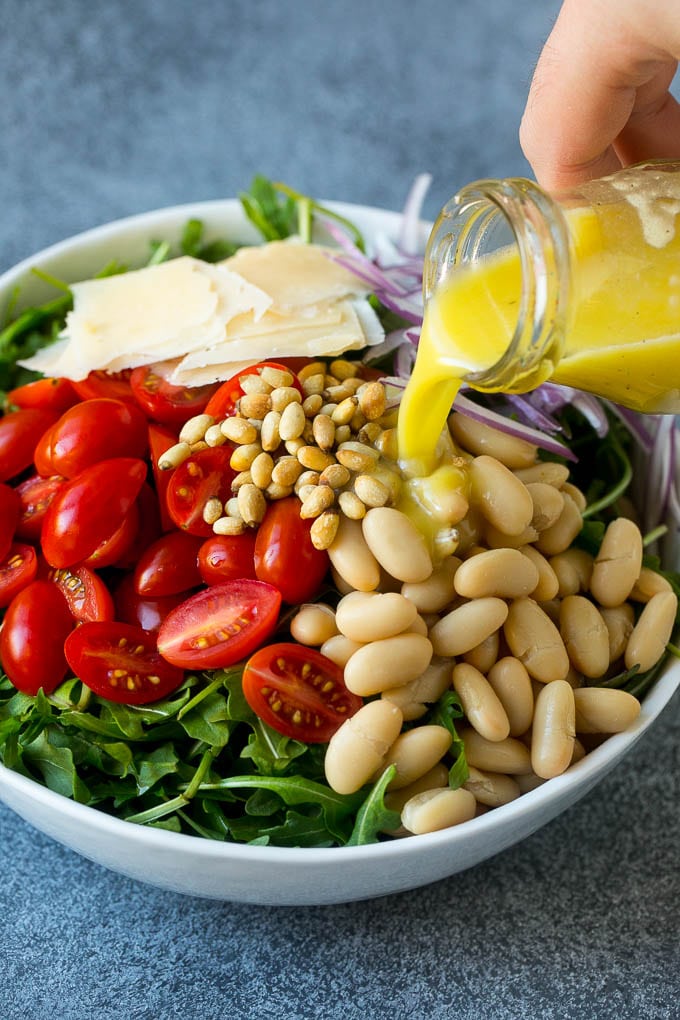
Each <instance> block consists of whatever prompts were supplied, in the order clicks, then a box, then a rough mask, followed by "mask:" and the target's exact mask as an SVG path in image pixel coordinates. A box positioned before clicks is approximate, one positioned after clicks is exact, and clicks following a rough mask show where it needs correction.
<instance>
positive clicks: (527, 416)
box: [503, 393, 562, 435]
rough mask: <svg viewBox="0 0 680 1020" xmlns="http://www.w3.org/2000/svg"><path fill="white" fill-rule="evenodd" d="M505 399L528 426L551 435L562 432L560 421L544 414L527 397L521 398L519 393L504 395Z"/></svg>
mask: <svg viewBox="0 0 680 1020" xmlns="http://www.w3.org/2000/svg"><path fill="white" fill-rule="evenodd" d="M529 396H530V395H529ZM503 399H504V400H505V401H506V402H507V403H508V404H510V405H511V406H512V407H513V408H514V410H515V411H516V412H517V414H518V415H519V417H520V418H521V419H522V420H523V421H524V422H525V424H526V425H529V426H531V427H533V428H536V429H540V430H541V431H542V432H547V433H548V434H549V435H554V434H555V433H556V432H561V431H562V426H561V425H560V423H559V422H558V421H556V420H555V419H554V418H550V417H549V416H548V415H547V414H543V411H541V410H539V408H537V407H535V406H534V405H533V403H532V402H531V400H530V399H527V397H526V396H520V395H519V394H518V393H504V394H503Z"/></svg>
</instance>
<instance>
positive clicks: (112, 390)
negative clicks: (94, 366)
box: [72, 368, 135, 403]
mask: <svg viewBox="0 0 680 1020" xmlns="http://www.w3.org/2000/svg"><path fill="white" fill-rule="evenodd" d="M131 374H132V370H131V369H129V368H126V369H124V370H123V371H122V372H90V374H89V375H88V376H86V377H85V378H84V379H79V380H78V381H77V382H74V383H73V384H72V385H73V388H74V390H75V391H76V393H77V394H78V396H79V397H80V399H81V400H91V399H92V398H93V397H113V398H114V399H115V400H129V401H132V403H134V400H135V398H134V397H133V395H132V389H131V387H130V376H131Z"/></svg>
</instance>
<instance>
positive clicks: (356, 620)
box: [336, 591, 418, 642]
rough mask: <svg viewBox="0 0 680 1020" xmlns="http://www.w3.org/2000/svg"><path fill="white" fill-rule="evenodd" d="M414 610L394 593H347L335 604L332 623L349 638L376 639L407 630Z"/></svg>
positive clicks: (413, 607)
mask: <svg viewBox="0 0 680 1020" xmlns="http://www.w3.org/2000/svg"><path fill="white" fill-rule="evenodd" d="M417 615H418V611H417V609H416V607H415V606H414V605H413V603H412V602H409V600H408V599H406V598H404V596H403V595H398V594H397V593H396V592H386V593H385V594H380V593H378V592H361V591H355V592H351V593H350V594H349V595H345V596H344V597H343V598H342V599H340V602H339V603H338V608H337V610H336V624H337V628H338V630H339V631H340V633H341V634H344V635H345V637H348V638H351V640H352V641H361V642H366V641H377V640H379V639H381V638H387V637H394V635H395V634H401V632H402V631H404V630H407V629H408V628H409V627H410V626H411V624H412V623H413V622H414V620H415V618H416V616H417Z"/></svg>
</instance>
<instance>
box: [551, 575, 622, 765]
mask: <svg viewBox="0 0 680 1020" xmlns="http://www.w3.org/2000/svg"><path fill="white" fill-rule="evenodd" d="M560 634H561V635H562V640H563V641H564V646H565V648H566V649H567V654H568V656H569V661H570V662H571V664H572V665H573V666H574V668H575V669H577V670H578V671H579V672H581V673H583V675H584V676H587V677H590V678H591V679H595V678H596V677H601V676H604V674H605V673H606V672H607V668H608V667H609V631H608V630H607V626H606V624H605V622H604V620H603V619H602V617H601V615H600V613H599V612H598V610H597V607H596V606H595V605H594V604H593V603H592V602H591V601H590V599H587V598H585V597H584V596H583V595H567V597H566V598H565V599H562V603H561V605H560ZM534 771H536V769H535V768H534ZM540 774H541V773H539V775H540Z"/></svg>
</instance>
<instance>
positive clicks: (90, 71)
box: [0, 0, 680, 1020]
mask: <svg viewBox="0 0 680 1020" xmlns="http://www.w3.org/2000/svg"><path fill="white" fill-rule="evenodd" d="M556 10H557V3H556V2H554V0H523V2H521V3H517V2H516V0H486V2H484V0H473V2H468V0H419V2H418V3H415V2H414V0H410V2H406V0H391V2H390V0H356V2H354V0H344V2H343V0H336V2H334V3H328V2H326V3H324V2H321V0H317V2H312V0H287V2H284V0H279V2H278V3H277V2H276V0H263V2H257V0H251V2H250V3H248V2H245V0H244V2H241V0H234V2H229V0H223V2H221V3H220V2H218V0H200V2H198V3H189V2H179V0H165V2H161V0H152V2H145V0H137V2H132V0H125V2H118V3H117V2H115V0H109V2H108V3H106V4H104V3H100V2H96V0H90V2H86V0H62V3H61V4H54V3H48V2H43V0H40V2H35V0H0V26H1V29H0V196H1V197H2V213H1V215H0V269H4V268H6V267H7V266H9V265H11V264H12V263H13V262H15V261H17V260H18V259H19V258H20V257H23V256H25V255H28V254H31V253H32V252H34V251H36V250H37V249H39V248H40V247H42V246H43V245H45V244H48V243H51V242H53V241H57V240H59V239H61V238H63V237H66V236H68V235H70V234H73V233H75V232H76V231H78V230H81V229H83V228H86V227H89V226H93V225H95V224H98V223H102V222H105V221H107V220H110V219H114V218H116V217H118V216H122V215H127V214H130V213H134V212H138V211H142V210H146V209H151V208H154V207H158V206H164V205H171V204H174V203H177V202H184V201H191V200H196V199H208V198H216V197H221V196H225V195H232V194H234V193H235V192H236V191H238V190H239V189H240V188H242V187H244V186H245V185H247V183H248V182H249V180H250V178H251V176H252V175H253V174H254V173H255V172H258V171H259V172H263V173H266V174H270V175H272V176H275V177H278V178H281V179H283V180H286V181H287V182H289V183H291V184H292V185H293V186H295V187H298V188H299V189H301V190H306V191H308V192H310V193H312V194H315V195H317V196H325V197H333V198H337V199H344V200H348V201H355V202H365V203H372V204H376V205H381V206H386V207H392V208H398V207H400V205H401V203H402V201H403V199H404V196H405V194H406V192H407V190H408V186H409V184H410V182H411V180H412V178H413V176H414V175H415V174H416V173H417V172H419V171H421V170H429V171H431V172H432V173H433V174H434V177H435V181H434V185H433V188H432V191H431V194H430V197H429V199H428V204H427V208H426V212H427V213H429V214H430V215H433V214H434V213H435V212H436V210H437V208H438V206H439V205H440V204H441V203H442V202H443V201H444V200H445V198H446V197H448V195H449V194H450V193H451V192H452V191H453V190H454V188H455V187H456V186H458V185H460V184H462V183H464V182H466V181H468V180H471V179H473V178H476V177H478V176H481V175H501V176H502V175H508V174H515V173H526V172H527V169H528V168H527V166H526V164H525V162H524V160H523V158H522V155H521V153H520V150H519V146H518V143H517V127H518V123H519V118H520V115H521V111H522V107H523V104H524V99H525V95H526V90H527V87H528V81H529V77H530V73H531V68H532V66H533V64H534V61H535V59H536V57H537V55H538V52H539V50H540V45H541V43H542V40H543V39H544V37H545V35H546V33H547V31H548V29H549V25H550V23H551V21H552V18H553V17H554V15H555V13H556ZM678 715H679V713H678V700H677V698H676V700H675V702H674V703H673V704H672V705H671V706H670V707H669V709H668V710H667V711H666V713H665V714H664V717H663V719H662V721H660V722H659V723H658V724H657V725H656V726H655V727H654V728H653V729H652V731H651V732H650V733H648V735H647V736H646V738H645V739H644V740H643V741H642V743H641V745H639V746H638V747H637V748H636V749H635V750H634V751H633V752H632V754H631V755H630V756H629V757H628V758H627V759H626V760H625V762H624V763H623V764H622V765H621V766H620V767H619V768H618V770H617V771H616V773H615V774H614V775H612V776H610V777H609V778H608V779H606V780H605V781H604V782H603V783H602V784H601V785H600V786H599V787H598V788H597V789H596V790H595V791H594V792H593V793H591V794H590V795H589V796H588V797H587V798H586V799H585V800H584V801H582V802H581V803H580V804H579V805H577V806H576V807H574V808H573V809H571V810H570V811H569V812H568V813H567V814H566V815H564V816H562V817H561V818H559V819H558V820H556V821H555V822H553V823H552V824H550V825H549V826H548V827H547V828H545V829H544V830H542V831H541V832H539V833H537V834H536V835H534V836H533V837H531V838H530V839H528V840H527V841H526V842H524V843H523V844H522V845H520V846H518V847H516V848H514V849H512V850H510V851H508V852H506V853H504V854H503V855H501V856H499V857H497V858H495V859H492V860H490V861H488V862H486V863H485V864H483V865H481V866H480V867H478V868H475V869H474V870H472V871H469V872H467V873H465V874H462V875H460V876H458V877H456V878H453V879H450V880H448V881H445V882H441V883H438V884H437V885H434V886H430V887H428V888H425V889H422V890H420V891H417V892H413V893H408V894H403V895H399V896H394V897H390V898H386V899H381V900H377V901H374V902H368V903H359V904H353V905H348V906H338V907H327V908H318V909H311V908H307V909H300V910H297V909H289V908H286V909H280V910H272V909H266V908H260V907H250V906H247V907H246V906H240V905H233V904H220V903H212V902H207V901H201V900H194V899H189V898H184V897H181V896H177V895H172V894H169V893H164V892H159V891H156V890H154V889H151V888H148V887H145V886H142V885H139V884H136V883H134V882H132V881H129V880H127V879H124V878H120V877H118V876H116V875H114V874H110V873H108V872H105V871H104V870H102V869H101V868H99V867H97V866H96V865H93V864H90V863H89V862H87V861H84V860H81V859H80V858H78V857H77V856H76V855H75V854H73V853H71V852H70V851H67V850H65V849H63V848H61V847H59V846H57V845H56V844H54V843H52V842H51V841H50V840H48V839H47V838H46V837H44V836H42V835H40V834H38V833H37V832H35V831H33V830H32V829H31V828H29V827H28V826H27V825H25V824H24V823H23V822H21V821H20V820H18V819H17V818H16V817H14V816H13V815H11V814H10V813H9V812H8V811H7V810H6V809H4V808H2V807H0V853H1V854H2V879H1V881H0V918H1V919H2V920H1V922H0V960H1V961H2V963H1V965H0V1020H9V1018H13V1017H25V1018H27V1020H52V1018H59V1020H89V1018H90V1017H97V1018H99V1020H118V1018H134V1020H165V1018H171V1017H183V1018H187V1020H194V1018H202V1020H212V1018H215V1020H217V1018H219V1017H222V1016H230V1017H235V1018H251V1017H252V1018H258V1020H259V1018H267V1020H268V1018H272V1020H274V1018H276V1020H289V1018H290V1020H295V1018H307V1017H310V1018H311V1017H315V1018H316V1017H321V1018H326V1017H329V1018H334V1017H343V1018H348V1020H353V1018H364V1017H368V1018H373V1017H375V1018H380V1017H385V1018H387V1017H389V1018H395V1020H402V1018H406V1017H409V1018H423V1020H424V1018H439V1017H455V1018H460V1020H466V1018H470V1020H487V1018H493V1020H504V1018H519V1017H529V1018H553V1017H554V1018H571V1017H585V1018H605V1017H617V1018H624V1017H625V1018H628V1017H630V1018H673V1017H677V1016H679V1015H680V1009H679V1007H678V1002H677V999H678V995H679V993H680V978H679V969H680V966H679V965H680V951H679V949H678V928H679V925H678V901H679V899H680V875H679V867H678V846H679V845H680V818H679V814H680V812H679V810H678V804H679V792H680V791H679V789H678V786H679V782H678V777H679V776H680V761H679V760H678V758H679V752H678V747H679V745H680V720H679V718H678Z"/></svg>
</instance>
